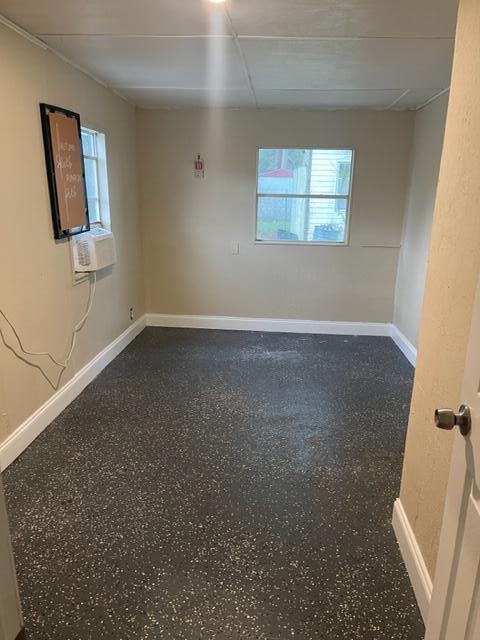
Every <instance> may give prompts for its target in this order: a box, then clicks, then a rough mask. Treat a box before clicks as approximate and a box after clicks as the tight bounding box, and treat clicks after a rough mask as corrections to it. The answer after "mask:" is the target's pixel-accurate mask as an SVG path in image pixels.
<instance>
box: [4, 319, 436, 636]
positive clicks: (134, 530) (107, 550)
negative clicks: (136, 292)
mask: <svg viewBox="0 0 480 640" xmlns="http://www.w3.org/2000/svg"><path fill="white" fill-rule="evenodd" d="M412 373H413V372H412V368H411V367H410V365H409V364H408V363H407V361H406V360H405V359H404V358H403V356H402V355H401V354H400V352H399V351H398V350H397V349H396V347H395V346H394V344H393V343H392V341H391V340H390V339H388V338H368V337H357V338H353V337H342V336H309V335H308V336H305V335H286V334H261V333H244V332H221V331H200V330H177V329H147V330H145V331H144V332H143V333H142V334H141V335H140V336H139V337H138V338H137V339H136V340H135V342H134V343H132V344H131V345H130V346H129V347H128V348H127V349H126V351H124V352H123V353H122V354H121V355H120V356H119V357H118V358H117V359H116V360H115V361H114V362H113V363H112V364H111V365H110V366H109V367H108V368H107V369H106V370H105V371H104V372H103V373H102V374H101V375H100V376H99V377H98V378H97V379H96V380H95V381H94V382H93V383H92V384H91V385H90V386H89V387H88V388H87V389H86V390H85V391H84V392H83V393H82V394H81V396H80V397H79V398H77V400H75V401H74V402H73V403H72V404H71V405H70V406H69V407H68V408H67V409H66V410H65V411H64V412H63V413H62V415H61V416H60V417H59V418H58V419H57V420H55V422H54V423H53V424H52V425H51V426H50V427H49V428H48V429H47V430H46V431H45V432H44V433H43V434H42V435H41V436H40V437H39V438H38V439H37V440H36V441H35V443H34V444H33V445H32V446H31V447H30V448H29V449H28V450H27V451H26V452H25V453H24V454H23V455H22V456H21V458H20V459H19V460H17V462H15V463H14V464H13V465H12V466H11V467H10V468H9V469H8V470H7V471H6V472H5V473H4V482H5V492H6V497H7V503H8V507H9V512H10V519H11V527H12V534H13V544H14V549H15V555H16V561H17V568H18V574H19V582H20V590H21V595H22V601H23V608H24V613H25V620H26V629H27V637H28V638H29V640H77V639H78V640H87V639H92V640H99V639H112V640H127V639H128V640H141V639H145V640H146V639H147V638H165V639H167V640H174V639H179V640H191V639H192V640H193V639H195V640H212V639H217V640H221V639H223V640H236V639H242V640H246V639H252V640H254V639H255V640H267V639H271V640H286V639H287V638H299V639H301V640H317V639H322V640H337V639H338V640H350V639H351V640H354V639H357V638H359V639H362V640H373V639H375V640H386V639H387V638H392V639H395V640H420V639H421V638H423V634H424V628H423V625H422V622H421V618H420V615H419V612H418V609H417V606H416V604H415V600H414V596H413V593H412V589H411V587H410V584H409V581H408V578H407V574H406V571H405V568H404V566H403V564H402V561H401V558H400V554H399V551H398V548H397V545H396V542H395V539H394V535H393V532H392V528H391V524H390V519H391V511H392V505H393V502H394V499H395V498H396V497H397V495H398V491H399V481H400V473H401V464H402V452H403V447H404V440H405V429H406V423H407V417H408V405H409V401H410V394H411V387H412Z"/></svg>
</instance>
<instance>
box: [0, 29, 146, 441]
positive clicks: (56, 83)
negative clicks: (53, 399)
mask: <svg viewBox="0 0 480 640" xmlns="http://www.w3.org/2000/svg"><path fill="white" fill-rule="evenodd" d="M0 77H1V79H2V82H1V91H2V100H1V101H0V105H1V106H0V113H1V118H0V122H1V125H0V128H1V141H2V153H1V154H0V210H1V212H2V214H1V216H0V235H1V238H2V250H1V252H0V304H1V307H2V309H3V310H4V311H5V312H6V313H7V314H8V316H9V317H10V318H11V319H12V320H13V321H14V323H15V325H16V327H17V329H18V331H19V333H20V335H21V336H22V338H23V339H24V342H25V345H26V346H27V347H28V348H30V349H32V350H36V351H44V350H45V351H48V350H50V351H51V352H52V353H53V354H54V355H55V356H56V357H57V358H61V359H63V358H64V357H65V356H66V352H67V351H68V346H69V345H68V342H69V338H70V334H71V330H72V327H73V326H74V324H75V323H76V322H77V321H78V319H79V318H80V317H81V316H82V314H83V312H84V309H85V305H86V301H87V298H88V284H86V283H83V284H79V285H77V286H75V287H74V286H73V284H72V283H73V280H72V269H71V263H70V248H69V244H68V242H66V241H62V242H55V241H54V239H53V232H52V223H51V214H50V202H49V196H48V185H47V179H46V172H45V160H44V155H43V153H44V152H43V142H42V133H41V124H40V115H39V103H40V102H50V103H53V104H57V105H59V106H63V107H67V108H69V109H72V110H74V111H78V112H79V113H80V114H81V117H82V122H83V124H85V125H87V126H90V127H92V128H96V129H100V130H101V131H104V132H105V134H106V138H107V153H108V162H109V164H108V169H109V179H110V205H111V217H112V230H113V232H114V233H115V236H116V240H117V250H118V264H117V265H116V266H115V267H114V268H113V270H111V271H106V272H105V273H102V274H101V275H100V276H99V282H98V287H97V296H96V298H95V301H94V305H93V309H92V314H91V317H90V318H89V320H88V321H87V324H86V325H85V328H84V329H83V331H82V332H81V334H80V335H79V338H78V347H77V349H76V351H75V353H74V356H73V359H72V361H71V364H70V366H69V367H68V370H67V371H66V373H65V375H64V378H63V382H66V381H68V380H69V379H70V378H71V377H72V376H73V375H74V374H75V373H76V372H77V371H78V370H79V369H81V368H82V367H83V366H84V365H85V364H86V363H87V362H89V361H90V360H91V359H92V358H93V357H94V356H95V355H96V354H97V353H99V352H100V351H101V350H102V349H103V348H104V347H106V346H107V345H108V344H109V343H110V342H112V340H114V339H115V338H116V337H117V336H118V335H119V334H121V333H122V331H124V330H125V329H126V328H127V327H128V325H129V324H130V319H129V308H130V307H131V306H134V307H135V309H136V313H137V314H138V315H141V314H142V313H143V311H144V308H143V304H144V303H143V273H142V259H141V240H140V233H139V222H138V216H137V183H136V171H135V135H136V126H135V111H134V109H133V108H132V107H131V106H130V105H128V104H127V103H126V102H125V101H123V100H122V99H120V98H119V97H117V96H116V95H115V94H113V93H112V92H111V91H108V90H107V89H105V88H104V87H102V86H101V85H99V84H98V83H96V82H94V81H93V80H91V79H90V78H89V77H87V76H86V75H84V74H83V73H81V72H79V71H77V70H76V69H74V68H73V67H72V66H70V65H68V64H66V63H65V62H63V61H62V60H61V59H60V58H59V57H57V56H55V55H54V54H52V53H50V52H49V51H45V50H43V49H41V48H40V47H38V46H36V45H35V44H33V43H31V42H29V41H27V40H26V39H24V38H22V37H20V36H19V35H17V34H16V33H14V32H13V31H11V30H9V29H7V28H5V27H3V26H1V25H0ZM2 327H5V324H4V323H3V324H2ZM11 342H12V343H13V342H14V341H13V340H11ZM36 362H37V363H38V364H41V365H42V366H46V368H47V371H48V373H49V374H50V375H53V374H54V373H55V370H56V369H55V368H54V367H51V366H48V365H47V361H46V359H45V358H37V359H36ZM0 375H1V377H2V380H1V382H0V399H1V398H2V397H3V403H4V405H5V406H4V407H2V410H1V415H0V429H1V431H0V440H2V439H5V437H6V436H7V435H8V434H10V433H11V432H12V431H14V430H15V428H16V427H18V426H19V425H20V424H21V423H22V422H23V421H24V420H25V419H26V418H27V417H29V416H30V415H31V414H32V413H34V411H35V410H36V409H38V408H39V407H40V406H41V405H42V404H43V403H44V402H45V401H46V400H47V399H48V398H49V397H50V396H51V395H52V393H53V391H52V388H51V387H50V386H49V385H48V383H47V382H46V380H45V379H44V378H43V376H42V375H41V374H40V372H39V371H38V369H34V368H31V367H29V366H27V365H26V364H25V363H23V362H21V361H20V360H19V359H17V358H16V357H15V356H14V355H13V354H12V353H11V352H10V351H8V350H7V349H6V348H4V346H3V344H2V343H1V342H0Z"/></svg>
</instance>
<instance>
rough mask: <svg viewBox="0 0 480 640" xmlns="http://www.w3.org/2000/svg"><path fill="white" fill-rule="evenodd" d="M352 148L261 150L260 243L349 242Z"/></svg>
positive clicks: (258, 191)
mask: <svg viewBox="0 0 480 640" xmlns="http://www.w3.org/2000/svg"><path fill="white" fill-rule="evenodd" d="M352 166H353V151H352V150H351V149H260V150H259V152H258V177H257V240H260V241H262V240H263V241H270V242H316V243H322V242H323V243H328V244H343V243H345V241H346V233H347V223H348V214H349V210H350V196H351V183H352Z"/></svg>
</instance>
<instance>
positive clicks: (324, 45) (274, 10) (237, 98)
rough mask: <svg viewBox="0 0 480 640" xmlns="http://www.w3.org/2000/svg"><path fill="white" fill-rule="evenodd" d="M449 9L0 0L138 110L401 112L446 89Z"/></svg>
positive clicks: (411, 2) (194, 0)
mask: <svg viewBox="0 0 480 640" xmlns="http://www.w3.org/2000/svg"><path fill="white" fill-rule="evenodd" d="M457 3H458V2H457V0H227V1H226V4H225V5H215V4H212V2H210V1H209V0H0V13H1V14H4V15H5V16H6V17H7V18H9V19H10V20H12V21H13V22H14V23H16V24H18V25H19V26H21V27H23V28H24V29H26V30H27V31H29V32H31V33H33V34H34V35H37V36H38V37H40V38H41V39H42V40H44V41H45V42H46V43H47V44H48V45H49V46H50V47H51V48H52V49H54V50H56V51H58V52H59V53H61V54H63V55H64V56H65V57H66V58H67V59H69V60H71V61H72V62H73V63H76V64H77V65H80V66H81V67H83V68H85V69H86V70H87V71H89V72H90V73H91V74H93V75H94V76H96V77H98V78H99V79H100V80H102V81H103V82H104V83H105V84H107V85H108V86H111V87H113V88H115V89H128V91H125V95H128V98H129V99H130V100H132V101H133V102H135V103H137V104H141V105H144V106H151V107H155V106H165V107H175V106H178V107H185V106H186V107H189V106H208V105H210V104H211V103H212V99H213V103H214V104H216V105H223V106H227V107H237V106H238V107H242V106H251V105H253V104H255V99H256V104H257V105H258V106H259V107H261V108H263V107H270V106H271V107H279V108H281V107H285V108H304V109H322V108H325V109H332V108H352V109H354V108H372V109H387V108H393V109H411V108H416V107H418V106H421V105H422V104H424V103H425V102H426V101H427V100H429V99H430V97H432V96H433V95H436V94H438V93H439V92H440V91H441V90H442V89H445V88H447V87H448V86H449V84H450V73H451V64H452V56H453V46H454V34H455V26H456V12H457ZM250 85H252V86H250ZM252 87H253V89H254V91H255V93H256V97H254V94H253V91H252ZM431 87H438V89H432V88H431ZM212 88H214V89H215V91H213V93H212ZM220 90H221V91H220ZM222 92H223V93H222Z"/></svg>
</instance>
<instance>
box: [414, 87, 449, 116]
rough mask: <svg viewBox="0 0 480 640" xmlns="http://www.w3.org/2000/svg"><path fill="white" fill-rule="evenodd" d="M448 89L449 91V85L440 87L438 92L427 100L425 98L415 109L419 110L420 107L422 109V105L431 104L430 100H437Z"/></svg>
mask: <svg viewBox="0 0 480 640" xmlns="http://www.w3.org/2000/svg"><path fill="white" fill-rule="evenodd" d="M448 91H450V87H447V88H446V89H442V90H441V91H439V93H437V94H436V95H434V96H432V97H431V98H429V99H428V100H426V101H425V102H424V103H423V104H421V105H420V106H419V107H416V108H415V111H420V110H421V109H423V108H424V107H428V105H429V104H431V103H432V102H435V100H437V99H438V98H441V97H442V96H443V95H444V94H445V93H447V92H448Z"/></svg>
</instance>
